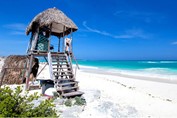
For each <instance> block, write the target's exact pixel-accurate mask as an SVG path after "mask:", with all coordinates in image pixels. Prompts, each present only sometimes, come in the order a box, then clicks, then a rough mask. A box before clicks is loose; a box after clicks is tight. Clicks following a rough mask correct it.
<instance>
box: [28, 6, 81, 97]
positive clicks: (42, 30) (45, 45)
mask: <svg viewBox="0 0 177 118" xmlns="http://www.w3.org/2000/svg"><path fill="white" fill-rule="evenodd" d="M77 29H78V28H77V26H76V25H75V24H74V22H73V21H72V20H71V19H69V18H68V17H67V16H66V15H65V14H64V13H63V12H62V11H60V10H58V9H57V8H49V9H47V10H45V11H43V12H41V13H39V14H38V15H37V16H35V17H34V19H33V20H32V21H31V23H30V24H29V26H28V27H27V30H26V34H27V35H29V34H30V32H31V39H30V42H29V45H28V50H27V55H28V56H29V57H30V60H29V62H28V71H27V74H26V78H27V79H26V90H28V89H29V77H30V72H31V69H32V63H33V58H34V57H41V56H42V57H44V58H45V59H46V61H47V64H48V65H49V74H50V78H48V79H47V80H43V81H50V82H52V83H53V85H54V88H56V90H57V92H59V93H60V94H61V95H62V96H63V97H72V96H80V95H82V94H83V92H80V91H78V82H77V81H75V79H76V78H75V74H74V71H73V67H72V60H73V59H75V58H74V55H73V52H72V49H70V50H69V52H68V51H67V52H66V50H65V49H64V48H65V47H64V38H65V37H66V36H68V35H70V38H72V33H73V32H75V31H77ZM51 36H56V37H57V38H58V46H57V47H53V46H51V44H50V41H51V39H50V38H51ZM61 42H63V43H62V44H61ZM72 42H73V41H72ZM53 48H55V49H56V48H57V51H52V49H53Z"/></svg>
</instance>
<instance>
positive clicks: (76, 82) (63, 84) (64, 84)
mask: <svg viewBox="0 0 177 118" xmlns="http://www.w3.org/2000/svg"><path fill="white" fill-rule="evenodd" d="M78 83H79V82H78V81H75V82H67V83H61V84H60V83H59V84H58V85H59V86H66V85H72V84H78Z"/></svg>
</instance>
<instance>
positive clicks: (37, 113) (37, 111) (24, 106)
mask: <svg viewBox="0 0 177 118" xmlns="http://www.w3.org/2000/svg"><path fill="white" fill-rule="evenodd" d="M38 98H39V96H38V95H37V93H34V94H32V95H28V92H26V93H24V94H22V88H21V87H17V88H16V89H15V90H12V89H10V87H3V88H0V117H57V114H56V111H55V109H53V108H54V105H53V104H52V100H44V101H42V102H40V104H39V105H35V104H34V103H33V101H35V100H38Z"/></svg>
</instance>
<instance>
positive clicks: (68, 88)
mask: <svg viewBox="0 0 177 118" xmlns="http://www.w3.org/2000/svg"><path fill="white" fill-rule="evenodd" d="M78 88H79V87H78V86H74V87H62V88H57V91H66V90H74V89H78Z"/></svg>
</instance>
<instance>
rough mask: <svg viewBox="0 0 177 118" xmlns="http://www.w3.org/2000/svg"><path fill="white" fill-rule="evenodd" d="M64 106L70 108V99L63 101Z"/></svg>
mask: <svg viewBox="0 0 177 118" xmlns="http://www.w3.org/2000/svg"><path fill="white" fill-rule="evenodd" d="M65 105H66V106H67V107H71V106H72V100H71V99H67V100H66V101H65Z"/></svg>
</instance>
